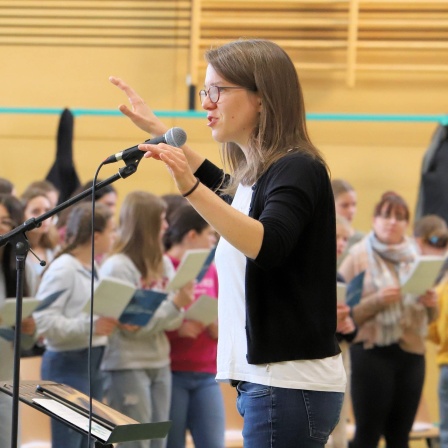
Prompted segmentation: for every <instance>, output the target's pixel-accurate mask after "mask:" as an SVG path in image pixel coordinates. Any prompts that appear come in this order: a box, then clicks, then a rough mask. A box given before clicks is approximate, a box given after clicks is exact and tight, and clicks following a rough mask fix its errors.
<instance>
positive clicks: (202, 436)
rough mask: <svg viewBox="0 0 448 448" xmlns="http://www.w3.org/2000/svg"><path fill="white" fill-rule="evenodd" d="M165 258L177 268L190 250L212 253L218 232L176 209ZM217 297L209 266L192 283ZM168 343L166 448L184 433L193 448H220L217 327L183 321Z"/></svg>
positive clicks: (186, 208) (179, 445)
mask: <svg viewBox="0 0 448 448" xmlns="http://www.w3.org/2000/svg"><path fill="white" fill-rule="evenodd" d="M164 243H165V247H166V249H167V255H168V256H169V257H170V259H171V261H172V262H173V265H174V267H175V268H176V269H177V267H178V266H179V263H180V261H181V259H182V257H183V256H184V254H185V252H186V251H187V250H189V249H211V248H212V247H213V246H214V245H215V244H216V233H215V231H214V230H213V228H212V227H210V225H209V224H208V223H207V222H206V221H205V220H204V219H203V218H202V217H201V216H200V215H199V213H198V212H197V211H196V210H195V209H194V208H193V207H192V206H191V205H182V206H180V207H179V208H178V209H177V210H176V211H175V212H174V213H173V214H172V217H171V219H170V223H169V228H168V230H167V231H166V232H165V235H164ZM204 294H206V295H208V296H211V297H215V298H216V297H218V277H217V273H216V268H215V266H214V264H211V265H210V267H209V269H208V270H207V272H206V274H205V275H204V277H203V278H202V279H201V281H199V282H198V283H196V285H195V300H197V299H198V298H199V297H200V296H201V295H204ZM167 334H168V338H169V340H170V344H171V371H172V398H171V411H170V420H172V422H173V424H172V427H171V429H170V432H169V434H168V443H167V448H183V447H185V436H186V431H187V429H188V430H189V431H190V433H191V435H192V437H193V440H194V444H195V447H196V448H222V447H223V446H224V431H225V421H224V419H225V416H224V404H223V399H222V395H221V389H220V387H219V385H218V383H217V382H216V380H215V375H216V350H217V338H218V324H217V322H213V323H211V324H209V325H207V326H206V325H204V324H203V323H201V322H198V321H193V320H184V321H183V323H182V325H181V327H180V328H179V329H178V330H175V331H171V332H168V333H167Z"/></svg>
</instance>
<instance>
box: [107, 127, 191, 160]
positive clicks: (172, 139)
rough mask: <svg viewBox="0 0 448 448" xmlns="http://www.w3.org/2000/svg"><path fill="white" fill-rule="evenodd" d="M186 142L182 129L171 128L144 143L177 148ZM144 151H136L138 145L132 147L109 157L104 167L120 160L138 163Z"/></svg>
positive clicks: (185, 134)
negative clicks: (161, 144) (162, 144)
mask: <svg viewBox="0 0 448 448" xmlns="http://www.w3.org/2000/svg"><path fill="white" fill-rule="evenodd" d="M186 141H187V133H186V132H185V131H184V130H183V129H182V128H171V129H169V130H168V131H166V132H165V134H163V135H159V136H158V137H154V138H151V139H149V140H146V141H145V142H144V143H148V144H150V145H158V144H159V143H166V144H167V145H170V146H175V147H177V148H179V146H182V145H183V144H184V143H185V142H186ZM144 154H145V151H140V150H139V149H138V145H135V146H132V147H131V148H128V149H124V150H123V151H120V152H117V153H116V154H114V155H112V156H109V157H108V158H107V159H106V160H105V161H104V162H103V164H104V165H107V164H108V163H115V162H118V161H120V160H123V161H129V160H133V161H134V162H138V161H139V160H140V159H141V158H142V157H143V155H144Z"/></svg>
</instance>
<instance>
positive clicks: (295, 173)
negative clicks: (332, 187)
mask: <svg viewBox="0 0 448 448" xmlns="http://www.w3.org/2000/svg"><path fill="white" fill-rule="evenodd" d="M263 178H264V180H265V182H266V183H269V184H285V183H286V184H293V185H303V184H309V183H311V184H315V183H319V184H320V183H322V182H324V183H325V184H329V183H330V179H329V175H328V172H327V169H326V166H325V165H324V164H323V163H322V162H321V161H320V160H318V159H315V158H313V157H311V156H310V155H308V154H304V153H301V152H294V153H288V154H286V155H285V156H283V157H281V158H280V159H278V160H277V161H276V162H274V163H273V164H272V165H271V166H270V167H269V168H268V170H267V171H266V173H265V174H264V175H263V176H262V178H261V179H260V180H262V179H263Z"/></svg>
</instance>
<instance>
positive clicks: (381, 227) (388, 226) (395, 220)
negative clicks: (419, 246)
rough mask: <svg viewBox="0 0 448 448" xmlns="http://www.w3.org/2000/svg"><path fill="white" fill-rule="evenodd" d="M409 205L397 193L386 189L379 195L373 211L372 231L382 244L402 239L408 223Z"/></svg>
mask: <svg viewBox="0 0 448 448" xmlns="http://www.w3.org/2000/svg"><path fill="white" fill-rule="evenodd" d="M409 215H410V214H409V207H408V205H407V204H406V201H405V200H404V199H403V198H402V197H401V196H399V195H398V194H396V193H394V192H392V191H388V192H386V193H384V194H383V195H382V196H381V199H380V201H379V202H378V204H376V206H375V209H374V213H373V231H374V232H375V235H376V237H377V238H378V239H379V240H380V241H381V242H383V243H384V244H399V243H401V242H402V241H403V239H404V237H405V235H406V230H407V228H408V224H409Z"/></svg>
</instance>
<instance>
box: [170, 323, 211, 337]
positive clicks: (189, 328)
mask: <svg viewBox="0 0 448 448" xmlns="http://www.w3.org/2000/svg"><path fill="white" fill-rule="evenodd" d="M204 328H205V327H204V325H203V324H202V323H201V322H198V321H196V320H184V321H183V323H182V325H181V326H180V328H179V330H177V333H178V335H179V336H180V337H181V338H191V339H196V338H197V337H198V336H199V335H200V334H201V333H202V332H203V331H204Z"/></svg>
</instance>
